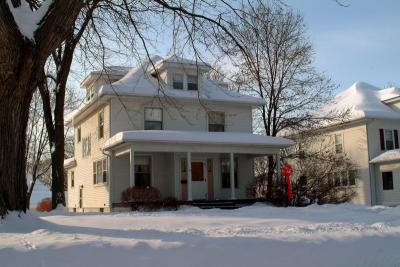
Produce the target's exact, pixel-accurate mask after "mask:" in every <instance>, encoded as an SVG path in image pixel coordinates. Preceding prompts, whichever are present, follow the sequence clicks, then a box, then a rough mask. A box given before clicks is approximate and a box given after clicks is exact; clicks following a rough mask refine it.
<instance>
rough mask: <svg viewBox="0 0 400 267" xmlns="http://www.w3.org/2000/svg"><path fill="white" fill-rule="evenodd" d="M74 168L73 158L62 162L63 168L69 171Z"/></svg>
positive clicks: (74, 161)
mask: <svg viewBox="0 0 400 267" xmlns="http://www.w3.org/2000/svg"><path fill="white" fill-rule="evenodd" d="M75 166H76V160H75V158H69V159H65V160H64V168H66V169H69V168H72V167H75Z"/></svg>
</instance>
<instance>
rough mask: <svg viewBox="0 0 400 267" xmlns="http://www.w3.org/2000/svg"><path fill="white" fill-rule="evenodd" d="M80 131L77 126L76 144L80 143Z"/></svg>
mask: <svg viewBox="0 0 400 267" xmlns="http://www.w3.org/2000/svg"><path fill="white" fill-rule="evenodd" d="M81 133H82V131H81V127H80V126H79V127H78V129H77V130H76V142H77V143H80V142H81V138H82V134H81Z"/></svg>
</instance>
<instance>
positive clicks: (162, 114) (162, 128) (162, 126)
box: [143, 107, 164, 130]
mask: <svg viewBox="0 0 400 267" xmlns="http://www.w3.org/2000/svg"><path fill="white" fill-rule="evenodd" d="M146 109H159V110H161V121H154V120H146ZM143 118H144V122H143V129H144V130H149V129H146V122H159V123H161V128H160V130H164V110H163V109H162V108H159V107H145V108H144V112H143Z"/></svg>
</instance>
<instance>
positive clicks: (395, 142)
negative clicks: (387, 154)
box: [393, 130, 399, 149]
mask: <svg viewBox="0 0 400 267" xmlns="http://www.w3.org/2000/svg"><path fill="white" fill-rule="evenodd" d="M393 133H394V148H396V149H398V148H399V134H398V131H397V130H394V131H393Z"/></svg>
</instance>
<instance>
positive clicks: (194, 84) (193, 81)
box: [187, 75, 198, 91]
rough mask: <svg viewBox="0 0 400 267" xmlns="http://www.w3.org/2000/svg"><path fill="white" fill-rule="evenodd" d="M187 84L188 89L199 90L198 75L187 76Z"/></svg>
mask: <svg viewBox="0 0 400 267" xmlns="http://www.w3.org/2000/svg"><path fill="white" fill-rule="evenodd" d="M187 86H188V90H193V91H197V90H198V77H197V76H196V75H188V76H187Z"/></svg>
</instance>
